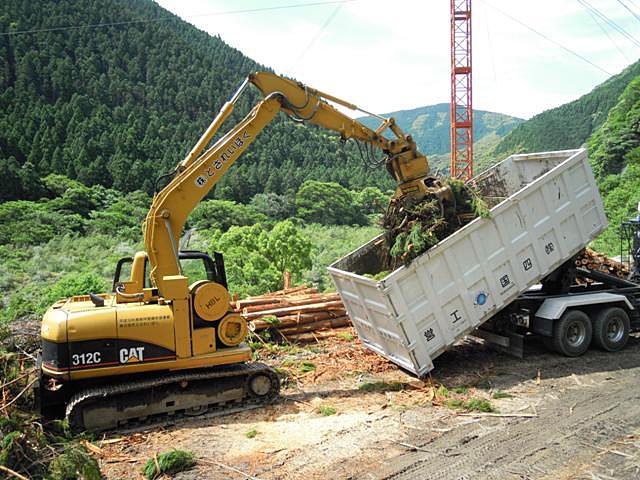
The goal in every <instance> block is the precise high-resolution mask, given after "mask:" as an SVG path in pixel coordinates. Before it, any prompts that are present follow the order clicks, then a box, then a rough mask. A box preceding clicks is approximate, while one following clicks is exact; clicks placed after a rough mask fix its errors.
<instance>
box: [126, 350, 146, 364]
mask: <svg viewBox="0 0 640 480" xmlns="http://www.w3.org/2000/svg"><path fill="white" fill-rule="evenodd" d="M143 360H144V347H131V348H121V349H120V363H133V362H142V361H143Z"/></svg>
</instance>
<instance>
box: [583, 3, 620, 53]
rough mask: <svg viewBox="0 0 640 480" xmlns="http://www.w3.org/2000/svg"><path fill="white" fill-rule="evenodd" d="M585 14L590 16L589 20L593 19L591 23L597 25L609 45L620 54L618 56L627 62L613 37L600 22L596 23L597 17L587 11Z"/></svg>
mask: <svg viewBox="0 0 640 480" xmlns="http://www.w3.org/2000/svg"><path fill="white" fill-rule="evenodd" d="M587 13H588V14H589V15H590V16H591V18H592V19H593V23H595V24H596V25H598V27H599V28H600V30H602V33H604V34H605V35H606V36H607V38H608V39H609V40H610V41H611V43H612V44H613V46H614V47H616V49H617V50H618V51H619V52H620V55H622V56H623V57H624V59H625V60H626V61H627V62H628V61H629V59H628V58H627V56H626V55H625V54H624V52H623V51H622V49H621V48H620V47H619V46H618V44H617V43H616V41H615V40H614V39H613V37H612V36H611V35H609V32H607V29H606V28H604V26H603V25H602V24H601V23H600V21H598V17H596V16H595V14H594V13H593V12H592V11H591V10H589V9H587Z"/></svg>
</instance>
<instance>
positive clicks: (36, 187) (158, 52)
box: [0, 0, 392, 202]
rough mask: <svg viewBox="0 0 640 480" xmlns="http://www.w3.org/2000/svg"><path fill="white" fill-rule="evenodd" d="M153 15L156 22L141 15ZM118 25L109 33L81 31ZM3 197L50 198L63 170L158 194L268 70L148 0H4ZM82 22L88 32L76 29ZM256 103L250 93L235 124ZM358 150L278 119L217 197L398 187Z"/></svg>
mask: <svg viewBox="0 0 640 480" xmlns="http://www.w3.org/2000/svg"><path fill="white" fill-rule="evenodd" d="M148 19H156V20H158V21H153V22H140V21H141V20H148ZM113 22H129V23H120V24H117V25H113V26H108V27H101V28H83V27H81V26H83V25H89V24H104V23H113ZM60 26H70V27H71V28H67V29H54V30H51V31H43V32H38V33H24V34H21V33H16V34H14V35H5V36H3V37H2V40H0V85H1V86H2V91H1V93H0V201H1V200H8V199H14V198H22V199H37V198H40V196H42V195H44V194H46V191H45V189H44V188H43V185H42V183H41V182H40V181H39V179H40V178H42V177H44V176H46V175H47V174H49V173H60V174H64V175H67V176H68V177H70V178H74V179H78V180H80V181H81V182H83V183H84V184H86V185H96V184H99V185H103V186H105V187H109V188H115V189H117V190H121V191H125V192H129V191H133V190H136V189H143V190H145V191H147V192H150V191H152V189H153V182H154V179H155V178H156V177H157V176H158V175H160V174H161V173H164V172H166V171H168V170H171V169H172V168H173V167H174V166H175V164H176V163H177V162H178V161H179V160H180V159H182V158H183V157H184V156H185V154H186V153H187V152H188V151H189V149H190V147H191V146H192V145H193V144H194V143H195V141H196V140H197V139H198V137H199V136H200V134H201V132H202V131H203V130H204V128H206V126H207V125H208V124H209V122H210V121H211V118H212V116H213V115H214V114H215V112H216V111H217V110H218V109H219V108H220V107H221V106H222V104H223V103H224V101H226V99H227V98H228V97H229V96H230V95H231V94H232V93H233V91H234V90H235V89H236V87H237V85H238V84H239V82H240V81H241V80H242V79H243V78H244V77H245V76H246V75H247V74H248V73H250V72H252V71H255V70H259V69H264V67H263V66H260V65H258V64H256V63H255V62H253V61H252V60H251V59H249V58H247V57H245V56H244V55H243V54H242V53H240V52H239V51H237V50H235V49H233V48H231V47H229V46H228V45H226V44H225V43H224V42H223V41H222V40H221V39H220V38H218V37H211V36H209V35H208V34H206V33H204V32H202V31H200V30H198V29H196V28H195V27H193V26H191V25H189V24H187V23H186V22H184V21H182V20H180V19H179V18H178V17H176V16H174V15H173V14H171V13H169V12H168V11H166V10H164V9H162V8H160V7H159V6H158V5H156V4H155V3H153V2H152V1H151V0H86V1H83V2H81V3H76V2H59V1H56V0H41V1H38V2H24V1H21V0H7V1H5V2H2V6H1V7H0V31H2V32H20V31H23V30H42V29H52V28H55V27H60ZM77 27H80V28H77ZM257 98H258V96H257V92H255V91H254V92H250V93H249V94H248V95H245V96H244V97H243V98H242V99H241V101H240V102H239V104H238V105H237V107H236V110H235V112H234V114H233V115H232V118H231V119H230V120H229V121H227V123H226V127H227V128H229V127H231V126H232V125H234V124H235V122H237V121H238V120H239V119H240V118H242V116H244V115H245V114H246V113H247V112H248V111H249V109H250V106H251V105H253V104H254V103H255V101H256V99H257ZM383 170H384V169H377V170H374V171H371V170H369V169H368V168H367V167H366V166H365V165H364V164H363V162H362V161H361V159H360V157H359V156H358V155H357V154H356V150H355V148H354V147H353V145H350V144H347V145H346V146H341V145H339V144H338V142H337V141H336V136H335V135H330V134H328V132H326V131H322V130H320V129H317V128H313V127H309V126H301V125H297V124H294V123H293V122H291V121H290V120H288V119H287V118H286V117H285V116H284V115H281V116H280V117H279V118H278V119H276V121H275V122H274V123H273V124H272V125H271V126H269V127H268V128H267V129H266V130H265V131H264V132H263V133H262V135H261V136H260V137H259V138H258V139H257V140H256V142H255V143H254V144H253V145H252V147H251V148H250V149H249V150H248V151H247V152H246V154H245V155H244V156H243V158H242V159H241V160H240V161H239V162H238V164H237V165H236V166H234V168H233V170H232V171H231V172H230V174H229V175H227V176H226V177H225V178H224V179H223V180H222V182H220V184H219V188H218V190H217V192H216V196H219V197H223V198H228V199H235V200H239V201H244V202H248V201H249V199H250V198H251V197H252V196H253V195H254V194H256V193H261V192H275V193H285V192H291V191H296V190H297V189H298V187H299V186H300V185H301V184H302V183H303V182H304V180H306V179H315V180H324V181H337V182H339V183H341V184H343V185H344V186H346V187H350V188H362V187H363V186H366V185H377V186H380V187H383V188H388V187H391V186H392V182H391V180H390V178H389V177H388V175H387V173H386V172H384V171H383Z"/></svg>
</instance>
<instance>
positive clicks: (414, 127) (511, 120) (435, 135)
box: [362, 103, 524, 155]
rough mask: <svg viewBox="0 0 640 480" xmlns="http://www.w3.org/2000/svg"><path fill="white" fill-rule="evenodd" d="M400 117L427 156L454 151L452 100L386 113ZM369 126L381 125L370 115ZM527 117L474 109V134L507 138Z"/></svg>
mask: <svg viewBox="0 0 640 480" xmlns="http://www.w3.org/2000/svg"><path fill="white" fill-rule="evenodd" d="M385 116H391V117H394V118H395V119H396V122H397V123H398V125H399V126H400V128H401V129H402V130H404V131H405V132H408V133H410V134H411V135H412V136H413V138H414V139H415V141H416V144H417V145H418V148H419V149H420V151H421V152H422V153H424V154H425V155H441V154H445V153H449V152H450V151H451V141H450V137H449V128H450V112H449V104H448V103H439V104H437V105H431V106H428V107H419V108H414V109H412V110H400V111H397V112H391V113H387V114H385ZM362 121H363V123H365V124H366V125H369V126H377V125H378V124H376V121H375V120H373V119H370V118H365V119H362ZM523 121H524V120H522V119H520V118H516V117H510V116H509V115H503V114H500V113H493V112H486V111H483V110H474V112H473V122H474V123H473V135H474V141H475V142H478V141H480V140H482V139H483V138H485V137H486V136H489V135H497V136H498V137H504V136H505V135H506V134H507V133H509V132H510V131H511V130H513V129H514V128H515V127H516V126H518V125H519V124H520V123H522V122H523Z"/></svg>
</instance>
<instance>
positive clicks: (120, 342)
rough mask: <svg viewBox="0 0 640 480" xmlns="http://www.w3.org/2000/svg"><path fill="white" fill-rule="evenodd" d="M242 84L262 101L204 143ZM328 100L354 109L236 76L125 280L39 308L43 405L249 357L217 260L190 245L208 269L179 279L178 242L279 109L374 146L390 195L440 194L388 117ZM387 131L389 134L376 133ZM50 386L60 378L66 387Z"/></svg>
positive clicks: (274, 81)
mask: <svg viewBox="0 0 640 480" xmlns="http://www.w3.org/2000/svg"><path fill="white" fill-rule="evenodd" d="M249 84H252V85H254V86H255V87H257V88H258V89H259V90H260V91H261V92H262V94H263V96H264V99H263V100H261V101H259V102H258V103H257V104H256V105H255V107H254V108H253V109H252V110H251V111H250V112H249V114H248V115H247V116H246V117H245V118H244V119H243V120H241V121H240V122H239V123H238V124H237V125H235V126H234V127H233V128H232V129H231V130H229V131H228V132H227V133H226V134H224V135H222V136H220V137H219V138H218V139H217V140H216V141H214V142H213V144H212V145H211V146H209V144H210V143H211V141H212V139H213V138H214V136H215V134H216V133H217V132H218V130H219V128H220V127H221V126H222V124H223V123H224V121H225V120H226V119H227V118H228V117H229V115H230V114H231V112H232V111H233V108H234V104H235V102H236V101H237V99H238V97H239V96H240V94H241V93H242V91H243V90H244V89H245V87H246V86H247V85H249ZM329 102H332V103H335V104H338V105H341V106H343V107H347V108H351V109H353V110H359V109H358V108H357V107H356V106H355V105H352V104H350V103H348V102H345V101H343V100H340V99H338V98H336V97H333V96H331V95H328V94H325V93H322V92H320V91H318V90H315V89H312V88H309V87H307V86H305V85H302V84H300V83H297V82H295V81H292V80H289V79H286V78H282V77H279V76H277V75H275V74H273V73H269V72H259V73H255V74H252V75H250V76H249V77H248V78H247V79H246V80H245V81H244V83H243V84H242V86H241V87H240V88H239V90H238V91H237V92H236V93H235V94H234V96H233V97H232V98H231V99H230V100H229V101H228V102H227V103H225V104H224V106H223V107H222V109H221V111H220V112H219V113H218V115H217V116H216V117H215V119H214V120H213V121H212V123H211V125H210V126H209V127H208V128H207V130H206V131H205V133H204V134H203V135H202V137H201V138H200V139H199V140H198V142H197V143H196V145H195V146H194V147H193V149H192V150H191V151H190V152H189V154H188V155H187V156H186V157H185V159H184V160H182V161H181V162H180V163H179V164H178V166H177V167H176V170H175V172H174V176H173V178H172V179H171V180H170V181H169V183H168V184H167V185H166V186H165V187H164V188H163V189H162V190H161V191H159V192H158V193H156V194H155V195H154V198H153V202H152V205H151V207H150V209H149V212H148V214H147V218H146V221H145V224H144V227H143V230H144V246H145V251H143V252H138V253H137V254H136V255H135V256H134V257H133V258H132V259H129V261H130V263H131V265H130V268H131V271H130V275H129V278H126V279H122V280H121V279H120V278H119V277H120V267H121V264H120V263H119V264H118V267H117V275H116V279H115V281H114V293H113V294H102V295H91V296H80V297H73V298H70V299H65V300H62V301H59V302H58V303H56V304H55V305H53V306H52V307H51V308H50V309H49V310H48V311H47V313H46V314H45V316H44V318H43V321H42V344H43V351H42V368H41V373H42V375H43V377H44V380H43V381H42V382H41V383H42V385H43V387H42V388H44V389H45V390H46V391H47V392H48V393H47V399H46V401H45V403H47V402H48V403H57V404H60V405H62V404H66V402H68V401H69V400H70V399H71V398H72V395H74V394H75V393H77V392H78V391H79V390H80V389H82V388H83V387H84V385H83V383H82V382H86V381H98V380H100V379H104V378H105V377H118V376H126V375H136V374H145V373H146V374H149V373H150V372H157V373H162V372H171V371H179V370H187V369H199V368H204V367H215V366H220V365H228V364H233V363H239V362H246V361H248V360H250V359H251V352H250V349H249V348H248V347H247V346H246V345H245V344H244V343H243V340H244V337H245V336H246V334H247V326H246V323H245V321H244V320H243V319H242V317H240V316H239V315H238V314H236V313H234V312H233V311H232V310H231V308H230V295H229V292H228V288H227V285H226V278H225V274H224V264H223V263H222V259H221V257H220V258H219V259H217V260H216V262H214V261H213V260H212V259H211V258H210V257H209V256H208V255H206V254H202V253H199V252H195V253H194V252H192V254H191V255H190V256H189V255H187V257H189V258H191V257H197V258H199V259H200V260H202V261H203V262H204V267H205V270H206V271H207V272H208V273H207V278H189V277H188V275H187V274H186V273H185V271H183V266H182V264H181V261H182V255H183V254H182V252H180V250H179V239H180V236H181V234H182V231H183V229H184V226H185V223H186V221H187V218H188V216H189V215H190V213H191V212H192V211H193V209H194V208H195V207H196V206H197V205H198V203H199V202H200V201H201V200H202V199H203V198H204V197H205V196H206V195H207V193H209V192H210V191H211V189H212V188H213V186H214V185H215V184H216V183H217V182H218V181H219V180H220V179H221V178H222V176H223V175H224V174H225V173H226V172H227V170H228V169H229V167H231V165H232V164H233V163H234V162H235V161H236V160H238V158H239V157H240V156H241V155H242V153H243V152H244V151H245V150H246V149H247V148H248V147H249V145H250V144H251V142H253V140H254V139H255V138H256V137H257V136H258V135H259V133H260V132H261V131H262V130H263V129H264V128H265V126H267V125H268V124H269V123H270V122H271V121H272V120H273V119H274V117H275V116H276V115H277V114H278V113H279V112H284V113H285V114H287V115H289V116H292V117H294V118H295V119H297V120H303V121H306V122H308V123H311V124H315V125H319V126H321V127H323V128H327V129H329V130H332V131H335V132H338V133H339V134H340V136H341V138H342V139H343V140H347V139H355V140H357V141H360V142H365V143H368V144H371V145H373V146H375V147H378V148H379V149H380V150H382V152H383V153H384V155H385V156H386V160H385V163H384V164H385V167H386V168H387V170H388V171H389V173H390V174H391V175H392V176H393V178H394V179H395V180H396V181H397V183H398V190H397V192H396V196H404V195H409V196H412V197H414V198H417V199H420V198H422V197H424V196H425V195H428V194H435V195H437V196H439V197H442V196H446V195H448V194H449V193H450V192H447V189H446V188H443V187H442V185H440V184H439V182H438V180H436V179H434V178H431V177H429V164H428V162H427V159H426V157H425V156H424V155H422V154H421V153H420V152H419V151H418V150H417V148H416V145H415V142H414V141H413V139H412V138H411V136H409V135H405V134H404V133H403V132H402V131H401V130H400V129H399V128H398V126H397V125H396V123H395V121H394V120H393V119H392V118H382V117H379V116H376V117H377V118H378V119H380V120H381V124H380V126H379V127H378V128H377V129H375V130H373V129H370V128H368V127H366V126H365V125H363V124H362V123H360V122H358V121H357V120H354V119H352V118H351V117H349V116H347V115H346V114H344V113H342V112H341V111H339V110H338V109H337V108H335V107H334V106H332V105H331V104H330V103H329ZM360 111H362V110H360ZM365 113H368V112H365ZM389 132H390V133H391V134H392V137H393V138H388V137H387V136H386V134H388V133H389ZM207 147H208V148H207ZM205 149H206V150H205ZM196 254H197V255H196ZM189 258H188V259H189ZM191 259H193V258H191ZM218 260H219V261H218ZM121 262H122V260H121ZM265 378H266V377H265ZM77 381H82V382H80V383H79V382H77ZM112 381H113V380H112ZM261 382H262V381H260V382H256V384H255V385H254V387H255V390H256V391H263V392H266V390H265V388H266V387H264V385H263V384H264V382H262V383H261ZM179 383H180V384H182V383H184V382H179ZM60 385H63V386H65V385H66V386H67V388H66V390H65V389H64V388H63V389H60V388H59V387H60ZM265 385H266V384H265ZM265 395H266V394H265ZM194 401H195V400H194ZM172 402H173V401H172ZM174 403H175V402H174ZM113 411H114V412H115V411H116V410H113ZM154 412H155V411H154Z"/></svg>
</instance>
